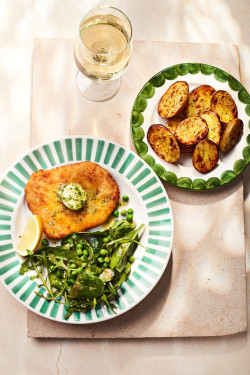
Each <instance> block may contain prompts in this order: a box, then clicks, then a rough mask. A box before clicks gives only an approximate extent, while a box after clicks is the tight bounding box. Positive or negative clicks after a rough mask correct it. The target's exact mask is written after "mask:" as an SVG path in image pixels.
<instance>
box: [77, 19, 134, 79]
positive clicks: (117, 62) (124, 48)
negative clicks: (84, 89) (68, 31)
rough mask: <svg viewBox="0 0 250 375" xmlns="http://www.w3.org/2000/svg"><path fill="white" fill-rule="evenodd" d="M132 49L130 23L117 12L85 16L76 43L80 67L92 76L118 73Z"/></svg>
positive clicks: (105, 77) (123, 67)
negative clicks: (119, 16)
mask: <svg viewBox="0 0 250 375" xmlns="http://www.w3.org/2000/svg"><path fill="white" fill-rule="evenodd" d="M131 53H132V39H131V25H130V23H129V22H128V21H127V20H122V19H121V18H118V17H116V16H114V15H110V14H99V15H95V16H92V17H90V18H87V19H84V20H83V21H82V23H81V25H80V35H79V38H78V39H77V40H76V43H75V50H74V56H75V61H76V64H77V67H78V69H79V70H80V71H81V72H82V73H83V74H84V75H85V76H87V77H89V78H92V79H97V80H98V79H101V80H110V79H115V78H117V77H119V76H120V75H121V74H122V73H123V72H124V70H125V69H126V67H127V66H128V63H129V60H130V58H131Z"/></svg>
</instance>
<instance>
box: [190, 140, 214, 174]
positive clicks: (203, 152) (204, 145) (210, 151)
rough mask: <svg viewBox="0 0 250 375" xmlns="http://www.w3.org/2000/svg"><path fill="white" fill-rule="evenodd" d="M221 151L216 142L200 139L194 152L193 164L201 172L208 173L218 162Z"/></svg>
mask: <svg viewBox="0 0 250 375" xmlns="http://www.w3.org/2000/svg"><path fill="white" fill-rule="evenodd" d="M218 160H219V152H218V148H217V146H216V144H215V143H214V142H213V141H210V140H208V139H203V140H202V141H200V142H199V143H198V144H197V145H196V147H195V149H194V153H193V166H194V168H195V169H196V170H197V171H198V172H200V173H208V172H210V171H211V170H212V169H214V167H215V166H216V165H217V164H218Z"/></svg>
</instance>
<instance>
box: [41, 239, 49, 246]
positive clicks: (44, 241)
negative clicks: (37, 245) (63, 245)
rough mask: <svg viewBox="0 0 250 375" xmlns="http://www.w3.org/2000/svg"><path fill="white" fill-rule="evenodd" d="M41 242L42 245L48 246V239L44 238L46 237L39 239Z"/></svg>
mask: <svg viewBox="0 0 250 375" xmlns="http://www.w3.org/2000/svg"><path fill="white" fill-rule="evenodd" d="M41 244H42V245H43V246H48V244H49V241H48V240H46V238H44V239H43V240H42V241H41Z"/></svg>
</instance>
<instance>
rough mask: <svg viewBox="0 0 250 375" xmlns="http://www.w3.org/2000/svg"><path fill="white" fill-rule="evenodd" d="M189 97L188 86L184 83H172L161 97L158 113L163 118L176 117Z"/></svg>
mask: <svg viewBox="0 0 250 375" xmlns="http://www.w3.org/2000/svg"><path fill="white" fill-rule="evenodd" d="M188 97H189V86H188V84H187V82H185V81H177V82H175V83H173V84H172V85H171V86H170V87H169V88H168V90H167V91H166V92H165V94H164V95H163V96H162V98H161V100H160V102H159V105H158V113H159V115H160V116H161V117H163V118H171V117H174V116H176V115H178V114H179V113H180V112H182V110H183V109H184V108H185V106H186V104H187V102H188Z"/></svg>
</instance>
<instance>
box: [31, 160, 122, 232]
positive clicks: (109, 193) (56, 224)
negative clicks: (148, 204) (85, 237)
mask: <svg viewBox="0 0 250 375" xmlns="http://www.w3.org/2000/svg"><path fill="white" fill-rule="evenodd" d="M70 183H75V184H79V185H80V186H81V187H82V188H83V189H84V190H85V192H86V197H87V199H86V204H85V205H84V207H83V208H82V209H81V210H78V211H74V210H71V209H69V208H67V207H66V206H65V205H64V204H63V203H62V201H61V200H60V198H59V196H58V192H59V191H60V189H61V187H62V186H63V185H65V184H70ZM25 194H26V201H27V205H28V207H29V209H30V211H31V212H32V214H33V215H38V216H39V217H40V218H41V221H42V224H43V232H44V233H45V235H46V236H47V237H48V238H51V239H60V238H62V237H64V236H66V235H68V234H70V233H73V232H81V231H84V230H86V229H90V228H94V227H96V226H98V225H101V224H103V223H105V222H106V221H107V219H108V217H109V216H110V214H111V213H112V212H113V210H114V209H115V207H116V204H117V202H118V200H119V197H120V192H119V187H118V185H117V183H116V182H115V180H114V179H113V177H112V176H111V174H110V173H109V172H108V171H107V170H105V169H104V168H102V167H100V166H99V165H98V164H96V163H92V162H89V161H85V162H80V163H75V164H71V165H66V166H63V167H58V168H53V169H50V170H42V169H41V170H39V171H37V172H35V173H33V174H32V175H31V177H30V180H29V181H28V183H27V185H26V187H25Z"/></svg>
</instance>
